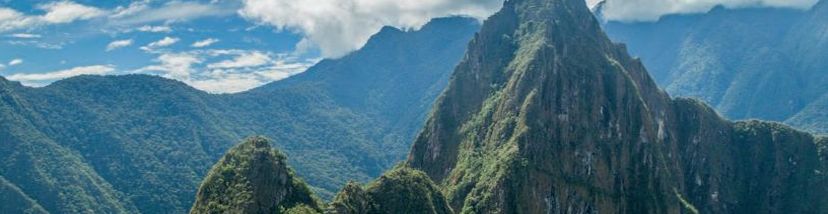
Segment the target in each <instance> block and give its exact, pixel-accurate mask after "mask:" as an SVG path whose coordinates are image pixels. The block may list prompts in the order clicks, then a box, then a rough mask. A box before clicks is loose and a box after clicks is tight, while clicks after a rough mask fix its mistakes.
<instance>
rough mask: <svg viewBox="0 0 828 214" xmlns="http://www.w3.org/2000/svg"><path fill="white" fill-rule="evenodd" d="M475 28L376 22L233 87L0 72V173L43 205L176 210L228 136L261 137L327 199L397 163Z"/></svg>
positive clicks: (73, 209)
mask: <svg viewBox="0 0 828 214" xmlns="http://www.w3.org/2000/svg"><path fill="white" fill-rule="evenodd" d="M478 29H479V23H478V22H477V21H476V20H474V19H470V18H459V17H455V18H444V19H436V20H434V21H432V22H431V23H429V24H427V25H426V26H424V27H423V28H422V29H420V30H417V31H401V30H397V29H392V28H385V29H383V30H382V31H381V32H379V33H378V34H377V35H375V36H374V37H372V38H371V40H370V41H369V42H368V43H367V44H366V47H365V48H363V49H361V50H359V51H356V52H354V53H352V54H350V55H348V56H346V57H343V58H340V59H329V60H323V61H322V62H320V63H319V64H318V65H316V66H314V67H313V68H310V69H309V70H308V71H307V72H305V73H303V74H300V75H297V76H295V77H292V78H289V79H286V80H283V81H278V82H274V83H272V84H269V85H265V86H263V87H260V88H257V89H254V90H251V91H248V92H243V93H238V94H224V95H215V94H208V93H205V92H202V91H199V90H196V89H194V88H192V87H190V86H188V85H186V84H184V83H181V82H178V81H174V80H168V79H163V78H160V77H153V76H144V75H125V76H79V77H73V78H69V79H66V80H62V81H58V82H55V83H53V84H51V85H49V86H46V87H43V88H28V87H24V86H21V85H20V84H19V83H15V82H10V81H7V80H5V79H0V117H2V121H3V123H0V143H2V144H3V146H2V147H0V164H2V166H3V167H1V168H0V177H3V178H5V180H7V182H4V183H8V184H9V185H11V186H14V187H16V188H14V189H19V191H14V192H15V193H14V194H17V195H20V194H22V195H24V196H27V197H28V198H29V199H31V201H32V202H33V203H34V204H39V205H40V206H41V207H42V208H43V209H45V210H46V211H48V212H52V213H79V212H90V213H169V212H172V213H183V212H187V211H188V210H189V209H190V207H191V205H192V204H193V203H192V202H193V195H195V194H196V190H197V188H198V185H199V183H200V182H201V180H202V178H204V176H205V175H207V173H208V171H209V170H210V166H211V165H212V164H213V163H215V162H216V161H217V160H219V158H221V156H222V154H224V152H225V151H227V150H228V149H229V148H230V147H231V146H232V145H233V142H237V141H239V140H240V139H242V138H243V137H245V136H254V135H263V136H266V137H268V138H270V139H273V140H274V142H275V143H274V145H273V146H275V147H277V148H280V149H281V150H282V151H284V152H285V154H286V155H287V156H289V157H290V160H291V163H292V165H293V166H294V167H295V170H296V173H297V174H298V175H302V176H303V177H304V178H305V179H306V181H307V182H308V183H309V185H310V187H311V188H312V189H314V190H315V191H316V193H317V194H318V195H319V196H320V197H322V198H325V199H330V198H332V197H333V195H334V192H335V191H337V190H338V188H339V187H341V186H343V185H345V184H346V183H347V181H348V180H356V181H360V182H367V181H369V180H370V179H372V178H375V177H377V176H380V174H381V173H382V172H383V171H385V170H386V169H389V168H391V166H393V165H394V164H395V163H396V162H398V161H400V160H403V159H405V154H406V153H407V150H408V148H409V145H410V142H411V139H412V138H413V137H414V136H415V135H416V133H417V129H418V127H420V126H421V125H422V123H423V121H425V117H426V114H427V113H428V109H429V108H430V106H431V103H432V102H433V101H434V100H435V99H436V97H437V96H438V94H439V92H440V91H441V89H442V88H443V87H444V86H445V84H447V82H448V78H449V75H450V73H451V71H452V69H453V68H454V66H455V65H456V62H458V61H459V59H460V58H461V57H462V56H463V54H464V50H465V49H464V47H465V45H466V44H467V43H468V41H469V40H470V39H471V37H472V36H473V35H474V33H475V32H476V31H477V30H478ZM425 53H428V54H425ZM24 198H25V197H24ZM0 204H4V205H3V206H5V203H0Z"/></svg>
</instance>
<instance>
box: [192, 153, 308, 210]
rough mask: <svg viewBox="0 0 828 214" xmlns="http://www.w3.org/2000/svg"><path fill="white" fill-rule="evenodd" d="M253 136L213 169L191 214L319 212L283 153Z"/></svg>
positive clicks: (205, 180)
mask: <svg viewBox="0 0 828 214" xmlns="http://www.w3.org/2000/svg"><path fill="white" fill-rule="evenodd" d="M270 144H271V142H270V141H269V140H267V139H265V138H262V137H251V138H248V139H246V140H245V141H244V142H243V143H241V144H239V145H237V146H236V147H234V148H232V149H230V151H229V152H228V153H227V154H226V155H225V156H224V157H222V158H221V160H220V161H219V162H218V163H217V164H216V165H215V166H213V169H212V170H210V173H209V174H208V175H207V177H206V178H205V179H204V182H203V183H202V185H201V187H200V188H199V191H198V194H197V196H196V202H195V204H194V205H193V208H192V210H191V211H190V212H191V213H225V212H240V213H277V212H279V213H281V212H283V211H285V210H288V209H291V208H295V207H300V208H305V207H308V208H311V209H315V210H319V205H318V202H317V201H316V199H315V198H314V197H313V195H312V193H311V191H310V189H309V188H308V187H307V186H305V184H304V183H303V182H302V181H300V180H298V178H295V176H294V173H293V170H291V169H290V168H288V167H287V163H286V162H287V160H286V158H285V156H284V155H282V153H281V152H279V151H277V150H275V149H272V148H271V147H270Z"/></svg>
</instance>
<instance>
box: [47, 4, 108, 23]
mask: <svg viewBox="0 0 828 214" xmlns="http://www.w3.org/2000/svg"><path fill="white" fill-rule="evenodd" d="M38 8H40V9H41V10H44V11H46V15H43V17H42V19H43V20H44V21H46V22H48V23H54V24H61V23H70V22H74V21H75V20H86V19H92V18H95V17H98V16H103V15H104V14H105V13H106V12H104V11H103V10H100V9H98V8H94V7H89V6H84V5H81V4H77V3H74V2H71V1H60V2H52V3H48V4H44V5H40V6H39V7H38Z"/></svg>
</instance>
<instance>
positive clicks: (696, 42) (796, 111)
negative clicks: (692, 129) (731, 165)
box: [599, 1, 828, 133]
mask: <svg viewBox="0 0 828 214" xmlns="http://www.w3.org/2000/svg"><path fill="white" fill-rule="evenodd" d="M599 10H600V7H599ZM599 12H600V11H599ZM604 27H605V29H606V31H607V32H608V34H609V35H610V37H611V38H613V39H614V40H615V41H617V42H623V43H626V44H628V45H629V48H630V51H631V52H632V53H633V55H636V56H640V57H641V58H642V60H643V62H644V63H645V64H646V65H647V67H648V68H649V69H650V71H652V74H653V77H654V78H655V80H656V82H657V83H659V85H661V86H662V87H664V88H665V89H666V90H667V92H670V93H671V94H673V95H676V96H687V97H695V98H699V99H702V100H704V101H705V102H707V103H709V104H710V105H712V106H714V107H715V108H716V109H717V110H718V111H719V112H721V113H722V114H723V115H724V116H726V117H728V118H731V119H751V118H756V119H764V120H774V121H779V122H785V123H787V124H790V125H794V126H796V127H800V128H804V129H807V130H810V131H816V132H822V133H825V132H828V120H825V119H826V115H825V113H824V112H828V108H826V106H828V84H825V83H826V82H828V63H826V61H825V60H824V59H825V58H826V57H828V34H826V33H825V29H826V27H828V1H821V2H819V3H818V4H817V5H816V6H814V7H813V8H811V9H810V10H806V11H803V10H795V9H774V8H744V9H726V8H724V7H716V8H714V9H713V10H711V11H709V12H707V13H704V14H692V15H670V16H666V17H663V18H662V19H660V20H659V21H657V22H637V23H622V22H613V21H610V22H607V23H605V24H604Z"/></svg>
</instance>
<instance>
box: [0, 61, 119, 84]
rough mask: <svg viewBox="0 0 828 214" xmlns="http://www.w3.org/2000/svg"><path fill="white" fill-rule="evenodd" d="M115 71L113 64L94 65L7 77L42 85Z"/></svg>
mask: <svg viewBox="0 0 828 214" xmlns="http://www.w3.org/2000/svg"><path fill="white" fill-rule="evenodd" d="M114 71H115V67H114V66H112V65H93V66H83V67H75V68H71V69H67V70H60V71H54V72H47V73H30V74H12V75H10V76H8V77H7V79H9V80H13V81H20V82H21V83H22V84H24V85H28V86H42V85H45V84H46V83H48V82H51V81H56V80H60V79H65V78H69V77H74V76H79V75H106V74H111V73H112V72H114Z"/></svg>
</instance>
